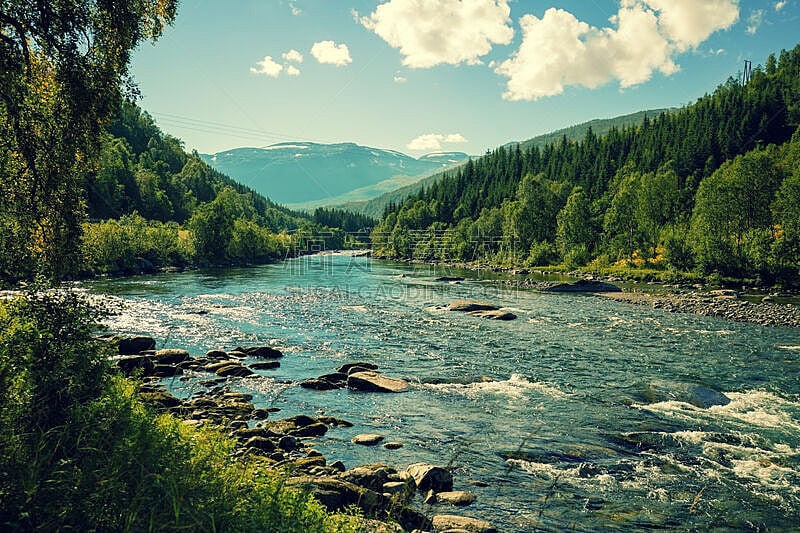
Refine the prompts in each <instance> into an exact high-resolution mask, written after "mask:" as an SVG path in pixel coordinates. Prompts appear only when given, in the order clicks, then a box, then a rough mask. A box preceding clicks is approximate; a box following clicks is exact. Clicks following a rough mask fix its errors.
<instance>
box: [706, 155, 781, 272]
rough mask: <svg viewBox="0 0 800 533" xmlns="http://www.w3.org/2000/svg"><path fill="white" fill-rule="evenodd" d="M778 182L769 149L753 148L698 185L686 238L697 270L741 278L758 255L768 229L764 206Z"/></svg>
mask: <svg viewBox="0 0 800 533" xmlns="http://www.w3.org/2000/svg"><path fill="white" fill-rule="evenodd" d="M781 182H782V172H781V170H780V169H779V167H778V166H777V165H776V161H775V154H774V150H761V149H758V150H753V151H752V152H748V153H747V154H745V155H743V156H739V157H737V158H736V159H734V160H733V161H729V162H726V163H725V164H723V165H722V166H721V167H720V168H719V169H718V170H717V171H716V172H714V174H712V175H711V176H710V177H708V178H706V179H705V180H703V181H702V182H701V183H700V187H699V188H698V191H697V196H696V200H695V208H694V212H693V214H692V227H691V232H692V233H691V235H692V240H693V243H694V251H695V257H696V259H697V263H698V266H700V268H701V269H702V270H703V271H705V272H712V271H714V270H718V271H719V272H720V273H723V274H728V275H743V274H745V273H746V272H747V271H748V269H749V267H753V266H754V263H763V261H762V260H761V259H760V257H763V256H765V255H766V250H763V248H764V246H766V243H767V241H765V240H764V239H763V237H762V236H761V234H763V232H764V231H767V232H771V231H772V230H773V224H772V212H771V209H770V206H771V204H772V202H773V199H774V197H775V192H776V191H777V189H778V187H780V185H781Z"/></svg>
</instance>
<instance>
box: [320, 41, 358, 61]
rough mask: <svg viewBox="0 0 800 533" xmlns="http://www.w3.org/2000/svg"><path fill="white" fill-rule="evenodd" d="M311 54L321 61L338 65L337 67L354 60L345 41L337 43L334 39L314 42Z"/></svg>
mask: <svg viewBox="0 0 800 533" xmlns="http://www.w3.org/2000/svg"><path fill="white" fill-rule="evenodd" d="M311 55H312V56H314V58H315V59H316V60H317V61H319V62H320V63H325V64H328V65H336V66H337V67H341V66H344V65H347V64H348V63H352V62H353V59H352V58H351V57H350V50H349V49H348V48H347V45H346V44H344V43H342V44H336V43H335V42H333V41H320V42H318V43H314V46H312V47H311Z"/></svg>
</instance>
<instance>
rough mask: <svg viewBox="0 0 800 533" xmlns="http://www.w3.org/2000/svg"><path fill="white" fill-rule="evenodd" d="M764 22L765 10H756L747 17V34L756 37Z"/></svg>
mask: <svg viewBox="0 0 800 533" xmlns="http://www.w3.org/2000/svg"><path fill="white" fill-rule="evenodd" d="M763 22H764V10H763V9H756V10H754V11H753V12H752V13H750V16H749V17H747V29H746V30H745V31H747V33H749V34H750V35H754V34H755V33H756V32H757V31H758V28H760V27H761V24H762V23H763Z"/></svg>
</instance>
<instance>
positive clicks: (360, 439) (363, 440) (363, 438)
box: [350, 433, 383, 446]
mask: <svg viewBox="0 0 800 533" xmlns="http://www.w3.org/2000/svg"><path fill="white" fill-rule="evenodd" d="M382 440H383V435H378V434H377V433H362V434H360V435H356V436H355V437H353V438H352V439H350V442H352V443H353V444H360V445H362V446H375V445H376V444H378V443H379V442H380V441H382Z"/></svg>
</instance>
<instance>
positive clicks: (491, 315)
mask: <svg viewBox="0 0 800 533" xmlns="http://www.w3.org/2000/svg"><path fill="white" fill-rule="evenodd" d="M467 314H468V315H470V316H476V317H478V318H488V319H489V320H515V319H516V318H517V315H515V314H514V313H512V312H510V311H501V310H499V309H494V310H491V311H469V312H467Z"/></svg>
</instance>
